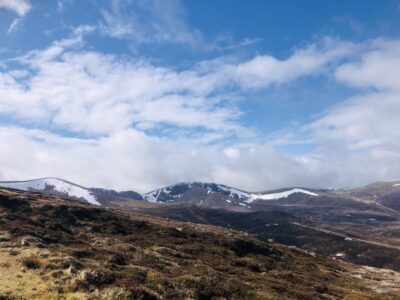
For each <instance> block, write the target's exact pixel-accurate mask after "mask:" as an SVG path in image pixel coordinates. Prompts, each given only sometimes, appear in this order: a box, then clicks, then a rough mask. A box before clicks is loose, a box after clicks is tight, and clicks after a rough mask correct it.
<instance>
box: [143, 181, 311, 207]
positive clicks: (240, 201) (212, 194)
mask: <svg viewBox="0 0 400 300" xmlns="http://www.w3.org/2000/svg"><path fill="white" fill-rule="evenodd" d="M296 193H302V194H306V195H309V196H318V194H317V193H315V192H311V191H308V190H305V189H300V188H292V189H286V190H282V191H279V192H263V193H250V192H246V191H242V190H239V189H236V188H232V187H228V186H226V185H222V184H216V183H201V182H188V183H178V184H175V185H171V186H167V187H164V188H161V189H158V190H154V191H151V192H149V193H146V194H143V195H142V196H143V199H145V200H147V201H149V202H152V203H171V202H188V203H192V204H203V203H205V202H206V201H207V200H208V202H209V201H210V198H212V199H213V201H216V200H217V199H216V198H219V200H223V201H225V202H226V203H233V204H235V203H236V204H237V205H242V206H245V207H246V206H247V205H248V204H251V203H253V202H254V201H259V200H277V199H282V198H287V197H289V196H290V195H292V194H296ZM217 196H218V197H217ZM194 197H196V198H197V202H199V203H193V198H194Z"/></svg>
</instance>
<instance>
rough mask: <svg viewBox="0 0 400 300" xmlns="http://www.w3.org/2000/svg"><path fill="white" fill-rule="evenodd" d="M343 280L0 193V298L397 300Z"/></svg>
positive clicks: (334, 272) (303, 263)
mask: <svg viewBox="0 0 400 300" xmlns="http://www.w3.org/2000/svg"><path fill="white" fill-rule="evenodd" d="M350 272H356V270H355V268H354V267H352V266H350V265H345V264H342V263H339V262H335V261H332V260H326V259H322V258H317V257H313V256H310V255H308V254H306V253H304V252H301V251H299V250H296V249H289V248H287V247H283V246H280V245H275V244H274V245H271V244H265V243H262V242H260V241H259V240H256V239H253V238H250V237H248V236H246V235H244V234H242V233H239V232H236V231H233V230H229V231H228V230H224V229H222V228H219V227H212V226H207V225H194V224H189V223H179V222H176V221H171V220H166V219H161V218H155V217H149V216H142V215H135V214H129V215H128V214H123V213H120V212H116V211H112V210H107V209H102V208H97V207H93V206H89V205H85V204H81V203H78V202H73V201H69V200H62V199H54V198H51V197H45V196H42V195H40V194H36V193H24V192H16V191H7V190H0V274H1V279H0V299H13V298H16V299H20V298H23V299H224V298H228V299H343V298H347V299H396V294H394V293H380V294H377V293H375V292H373V291H372V290H370V289H368V288H367V286H366V281H365V280H364V279H358V278H356V277H354V276H351V274H350ZM377 274H378V275H374V276H379V273H377ZM379 279H380V278H379ZM369 284H371V283H369Z"/></svg>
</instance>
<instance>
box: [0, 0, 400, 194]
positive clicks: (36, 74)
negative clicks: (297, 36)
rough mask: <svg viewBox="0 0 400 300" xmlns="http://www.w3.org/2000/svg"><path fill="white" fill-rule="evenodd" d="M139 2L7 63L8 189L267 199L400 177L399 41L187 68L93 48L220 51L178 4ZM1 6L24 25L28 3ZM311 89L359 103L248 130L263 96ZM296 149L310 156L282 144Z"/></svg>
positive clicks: (3, 126)
mask: <svg viewBox="0 0 400 300" xmlns="http://www.w3.org/2000/svg"><path fill="white" fill-rule="evenodd" d="M128 4H129V1H119V0H113V1H110V2H109V7H108V9H106V8H103V9H102V10H101V18H102V19H101V21H100V22H99V23H97V24H95V25H91V26H80V27H77V28H75V29H73V30H72V33H71V35H70V36H69V37H67V38H64V39H60V40H56V41H53V42H52V43H51V45H49V46H48V47H47V48H45V49H39V50H31V51H29V52H27V53H23V54H21V55H19V56H16V57H11V58H9V59H8V60H4V61H2V62H0V121H1V122H0V139H1V140H2V141H6V142H2V143H0V165H1V166H2V168H1V171H0V180H1V179H2V180H12V179H29V178H34V177H44V176H55V177H62V178H66V179H69V180H72V181H76V182H77V183H81V184H83V185H87V186H103V187H109V188H116V189H136V190H138V191H141V192H145V191H149V190H151V189H153V188H157V187H160V186H163V185H167V184H172V183H174V182H178V181H214V182H220V183H225V184H228V185H233V186H236V187H238V188H242V189H246V190H253V191H257V190H265V189H269V188H277V187H282V186H310V187H345V186H354V185H360V184H364V183H368V182H370V181H374V180H390V179H398V178H400V165H399V164H398V163H397V162H398V161H399V159H400V154H399V153H400V151H399V150H400V142H399V141H400V130H399V128H400V118H399V117H398V116H399V114H400V81H399V78H400V73H399V72H400V71H399V70H400V55H399V53H400V41H399V40H396V39H374V40H369V41H365V42H359V43H352V42H348V41H343V40H340V39H334V38H329V37H326V38H322V39H320V40H317V41H315V42H314V43H309V44H305V45H303V46H301V47H298V48H296V49H293V50H292V51H291V52H290V53H289V54H288V55H286V56H285V57H279V58H278V57H276V56H273V55H269V54H263V53H260V54H258V55H256V56H251V57H248V56H247V58H245V59H244V58H241V57H239V56H236V57H235V56H229V57H228V56H217V57H215V58H214V59H211V60H203V61H197V62H195V63H193V64H192V65H187V66H186V67H182V66H180V67H179V68H175V67H174V66H165V65H163V66H161V65H159V64H157V63H156V62H154V61H150V60H148V59H146V58H143V57H140V56H130V57H127V56H125V55H119V54H110V53H104V52H101V51H98V50H96V49H95V48H93V47H90V45H89V46H88V45H87V40H88V37H87V36H88V35H96V36H97V37H99V36H100V37H101V36H104V35H107V36H108V37H110V36H111V37H112V38H118V39H123V40H129V41H130V42H133V43H136V44H163V43H164V44H171V43H172V44H181V45H186V46H188V45H189V46H193V45H197V46H199V45H202V46H203V47H209V45H207V43H206V42H205V41H204V38H203V34H202V33H201V32H200V31H198V30H196V29H193V28H190V26H188V25H187V22H186V12H185V11H184V10H183V9H181V5H180V2H179V1H166V2H162V3H159V2H157V1H137V2H134V3H133V4H132V5H133V6H131V5H128ZM0 7H2V8H7V9H9V10H12V11H14V12H15V13H17V14H18V15H19V16H23V15H25V14H26V13H27V12H28V11H29V9H30V8H31V5H30V2H28V1H1V0H0ZM143 16H147V17H146V20H143V19H142V17H143ZM304 78H318V79H320V80H322V81H328V82H334V84H335V85H337V86H340V85H341V86H344V87H346V88H348V89H349V90H351V91H352V94H353V96H351V97H349V98H347V99H346V98H345V99H341V101H337V102H339V103H338V104H337V105H335V106H333V107H330V108H328V109H327V110H325V111H324V112H322V113H320V114H319V115H317V116H315V117H314V118H313V119H312V120H311V121H309V122H307V123H306V124H303V125H300V126H299V128H297V129H296V130H294V129H293V128H283V130H282V131H283V132H285V133H286V135H285V136H280V135H279V133H273V134H269V135H263V133H262V132H260V128H251V127H249V126H246V122H245V119H246V118H248V117H249V116H248V115H246V113H247V112H246V110H244V109H243V107H245V106H246V105H248V103H250V102H251V101H253V99H252V96H253V95H255V94H256V95H262V94H263V93H264V94H265V93H268V91H270V90H271V89H279V90H285V88H286V87H290V86H291V85H293V84H295V83H297V82H299V81H301V80H304ZM250 117H251V116H250ZM267 136H274V137H276V140H273V139H268V138H267ZM294 144H296V145H299V144H300V145H302V146H307V147H308V150H306V151H302V152H298V153H296V152H291V151H283V150H282V149H281V148H279V147H277V146H276V145H279V146H287V147H290V146H292V145H294Z"/></svg>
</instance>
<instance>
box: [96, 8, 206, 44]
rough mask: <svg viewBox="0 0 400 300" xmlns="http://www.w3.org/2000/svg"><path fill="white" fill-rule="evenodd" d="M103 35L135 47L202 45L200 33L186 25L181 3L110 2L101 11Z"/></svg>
mask: <svg viewBox="0 0 400 300" xmlns="http://www.w3.org/2000/svg"><path fill="white" fill-rule="evenodd" d="M100 11H101V14H102V16H103V22H102V23H101V27H102V30H103V32H104V33H105V34H108V35H110V36H113V37H118V38H125V39H128V40H131V41H132V42H134V43H138V44H142V43H144V44H146V43H173V44H185V45H190V46H195V45H199V44H200V43H201V42H202V33H201V32H200V31H199V30H197V29H193V28H190V27H189V26H188V24H187V17H186V11H185V9H184V7H183V5H182V4H181V2H180V0H165V1H156V0H140V1H128V0H112V1H110V5H109V6H108V7H106V8H101V9H100Z"/></svg>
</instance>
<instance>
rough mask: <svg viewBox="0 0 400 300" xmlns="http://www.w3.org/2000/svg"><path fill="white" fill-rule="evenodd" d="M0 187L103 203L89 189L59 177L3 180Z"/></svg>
mask: <svg viewBox="0 0 400 300" xmlns="http://www.w3.org/2000/svg"><path fill="white" fill-rule="evenodd" d="M0 187H5V188H12V189H17V190H22V191H40V192H45V193H48V194H53V195H61V196H67V197H72V198H76V199H78V200H83V201H85V202H88V203H91V204H95V205H101V204H100V202H98V201H97V198H96V196H95V195H94V194H93V192H91V191H90V190H89V189H87V188H84V187H82V186H79V185H77V184H74V183H71V182H68V181H65V180H62V179H58V178H40V179H34V180H27V181H3V182H0Z"/></svg>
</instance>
